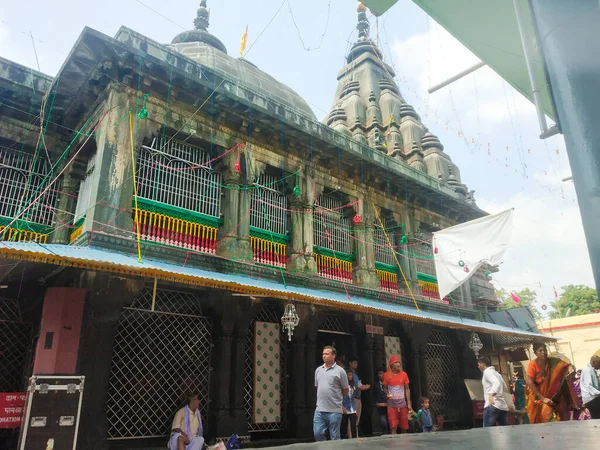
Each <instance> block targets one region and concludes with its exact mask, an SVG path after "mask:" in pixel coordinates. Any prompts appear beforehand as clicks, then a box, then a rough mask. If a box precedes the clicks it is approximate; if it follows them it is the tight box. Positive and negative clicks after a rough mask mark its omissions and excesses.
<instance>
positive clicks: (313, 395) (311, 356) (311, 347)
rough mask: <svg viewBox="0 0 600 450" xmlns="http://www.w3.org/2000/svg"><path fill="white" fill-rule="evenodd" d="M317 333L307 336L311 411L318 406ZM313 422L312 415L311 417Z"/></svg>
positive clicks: (308, 405)
mask: <svg viewBox="0 0 600 450" xmlns="http://www.w3.org/2000/svg"><path fill="white" fill-rule="evenodd" d="M316 339H317V335H316V333H315V334H314V335H312V334H309V335H307V337H306V353H305V354H306V367H305V377H306V381H307V383H306V391H305V392H306V405H307V409H308V410H309V411H312V412H314V410H315V407H316V406H317V391H316V390H315V369H316V366H315V363H314V361H315V359H316V355H317V352H318V350H317V340H316ZM311 423H312V417H311Z"/></svg>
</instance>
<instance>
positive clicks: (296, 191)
mask: <svg viewBox="0 0 600 450" xmlns="http://www.w3.org/2000/svg"><path fill="white" fill-rule="evenodd" d="M300 194H302V191H301V190H300V186H298V185H296V186H294V189H292V195H293V196H294V197H300Z"/></svg>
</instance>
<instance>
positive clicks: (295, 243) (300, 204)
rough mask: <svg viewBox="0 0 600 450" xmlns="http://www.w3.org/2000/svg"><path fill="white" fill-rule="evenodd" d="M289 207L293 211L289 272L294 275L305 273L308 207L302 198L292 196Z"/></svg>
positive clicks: (289, 242)
mask: <svg viewBox="0 0 600 450" xmlns="http://www.w3.org/2000/svg"><path fill="white" fill-rule="evenodd" d="M289 199H290V201H289V205H290V209H291V210H292V212H291V214H290V219H291V224H290V227H289V230H290V231H289V237H290V239H289V241H288V245H289V255H290V258H289V260H288V262H287V270H288V271H289V272H292V273H299V272H303V271H304V269H305V268H306V259H305V246H304V214H303V213H302V212H301V211H302V210H306V209H307V208H308V205H307V204H306V203H305V202H304V201H303V200H302V197H301V196H298V197H296V196H294V195H292V196H290V197H289ZM311 253H312V252H311Z"/></svg>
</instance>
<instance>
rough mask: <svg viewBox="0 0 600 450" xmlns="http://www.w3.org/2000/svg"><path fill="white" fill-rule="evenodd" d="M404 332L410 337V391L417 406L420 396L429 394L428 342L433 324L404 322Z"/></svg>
mask: <svg viewBox="0 0 600 450" xmlns="http://www.w3.org/2000/svg"><path fill="white" fill-rule="evenodd" d="M402 327H403V329H404V334H405V335H407V336H409V337H410V360H409V365H410V367H409V368H408V369H409V374H410V393H411V397H412V402H413V404H414V406H415V407H416V405H417V402H418V401H419V397H422V396H427V366H426V364H425V358H426V356H427V354H426V351H427V342H428V340H429V335H430V333H431V326H430V325H427V324H420V323H414V322H403V323H402Z"/></svg>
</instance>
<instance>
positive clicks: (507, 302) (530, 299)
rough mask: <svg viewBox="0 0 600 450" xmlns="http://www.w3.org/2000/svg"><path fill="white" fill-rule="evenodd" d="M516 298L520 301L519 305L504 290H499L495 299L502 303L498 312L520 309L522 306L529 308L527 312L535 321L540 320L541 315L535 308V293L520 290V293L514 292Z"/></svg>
mask: <svg viewBox="0 0 600 450" xmlns="http://www.w3.org/2000/svg"><path fill="white" fill-rule="evenodd" d="M515 294H516V295H517V297H519V298H520V299H521V301H520V302H519V303H516V302H515V301H514V300H513V298H512V296H511V295H510V293H509V292H506V290H504V289H500V290H499V291H496V297H497V298H498V300H500V301H501V302H502V303H501V304H500V306H499V307H498V309H500V310H506V309H512V308H522V307H524V306H527V307H529V310H530V311H531V313H532V314H533V317H534V318H535V320H538V321H539V320H542V319H543V317H542V313H541V312H540V310H539V309H537V307H536V306H535V302H536V300H537V292H535V291H532V290H531V289H529V288H525V289H521V290H520V291H515Z"/></svg>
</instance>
